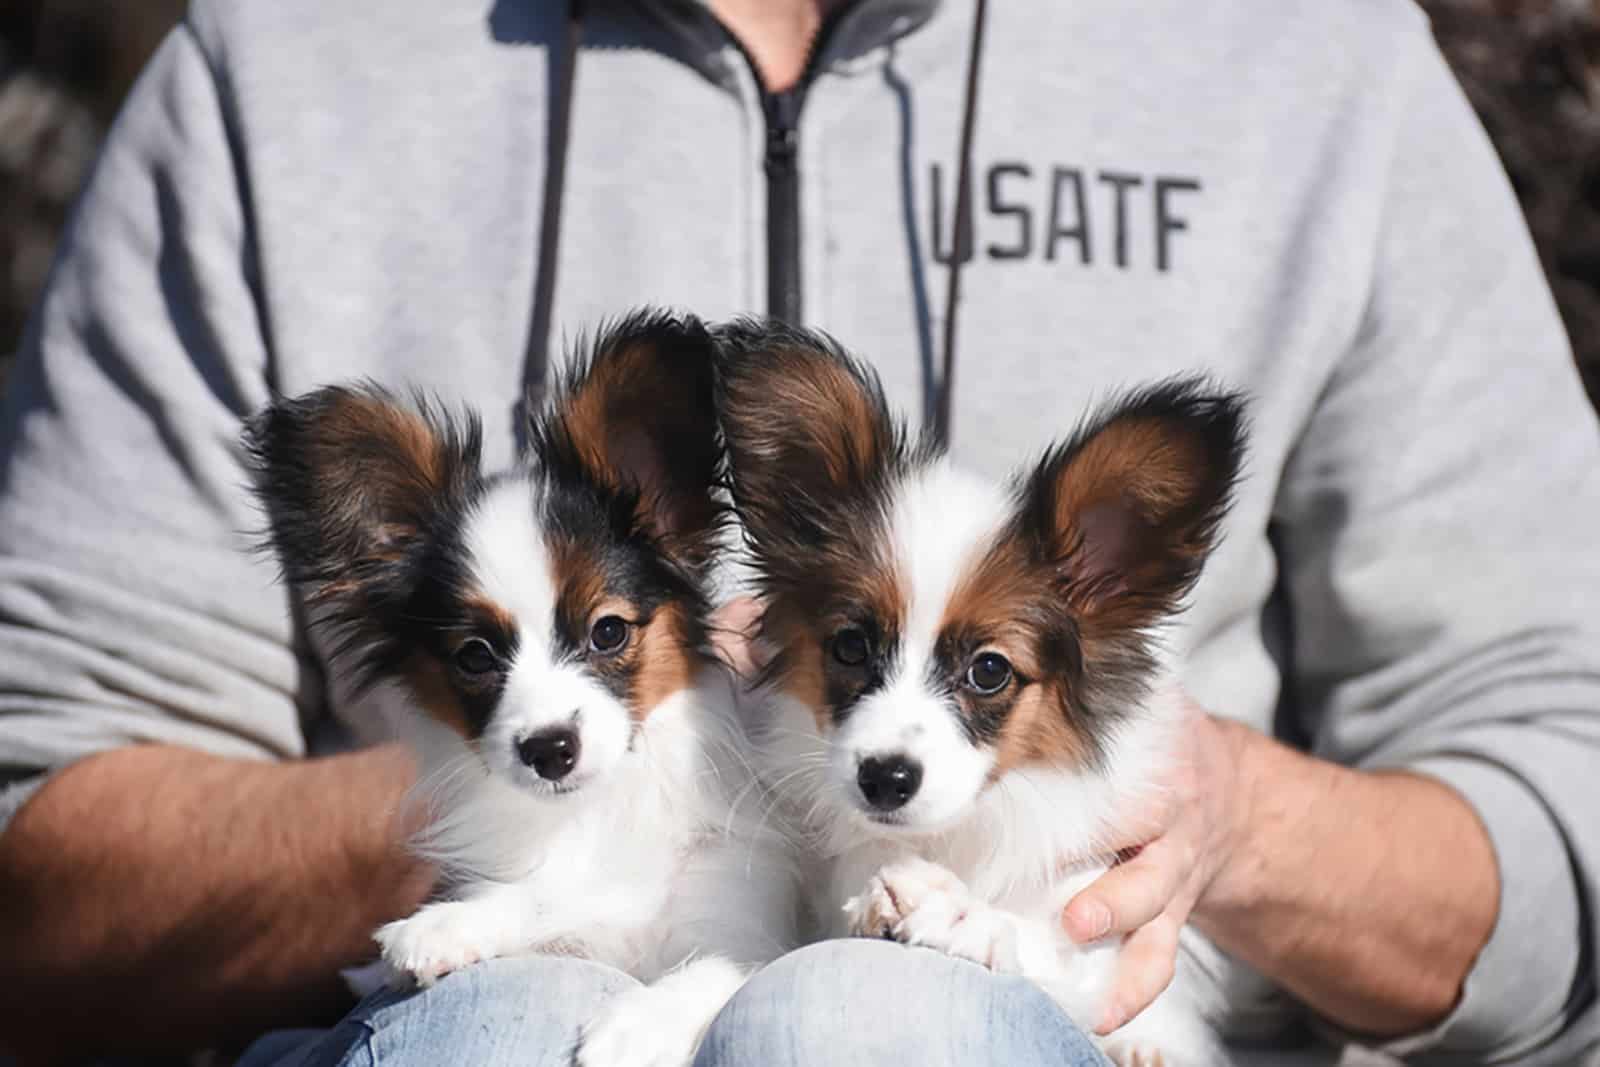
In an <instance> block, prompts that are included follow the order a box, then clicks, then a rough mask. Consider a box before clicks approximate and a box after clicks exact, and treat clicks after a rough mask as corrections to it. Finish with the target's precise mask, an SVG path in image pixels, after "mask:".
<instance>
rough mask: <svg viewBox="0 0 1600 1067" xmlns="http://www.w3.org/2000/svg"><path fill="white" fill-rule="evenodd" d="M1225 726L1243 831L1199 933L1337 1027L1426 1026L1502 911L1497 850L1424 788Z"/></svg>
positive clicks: (1421, 782) (1456, 809)
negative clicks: (1240, 782)
mask: <svg viewBox="0 0 1600 1067" xmlns="http://www.w3.org/2000/svg"><path fill="white" fill-rule="evenodd" d="M1224 729H1225V730H1227V731H1228V733H1229V737H1230V739H1231V741H1232V743H1233V744H1235V745H1236V746H1237V750H1238V753H1239V766H1240V768H1241V775H1242V777H1243V779H1244V781H1245V783H1246V784H1247V789H1248V792H1247V794H1246V804H1245V808H1244V810H1245V811H1246V812H1247V815H1246V822H1245V825H1244V827H1243V828H1242V830H1241V832H1240V835H1239V837H1238V839H1237V841H1236V845H1235V848H1234V851H1233V856H1234V861H1233V863H1232V864H1231V865H1230V866H1229V867H1228V868H1227V869H1225V870H1224V871H1222V872H1221V873H1220V874H1219V876H1218V877H1217V879H1216V880H1215V881H1214V882H1213V883H1212V886H1211V887H1210V889H1209V890H1208V891H1207V892H1206V894H1205V895H1204V896H1203V897H1202V899H1201V900H1200V902H1199V905H1198V907H1197V908H1196V911H1195V917H1194V918H1195V922H1196V924H1197V925H1199V926H1200V928H1201V929H1203V930H1204V931H1205V932H1206V933H1207V934H1208V935H1209V936H1210V937H1211V938H1212V939H1213V940H1215V941H1216V942H1217V944H1218V945H1220V946H1221V947H1222V948H1224V949H1225V950H1227V951H1228V952H1230V953H1232V954H1233V955H1235V956H1237V957H1239V958H1241V959H1243V960H1245V961H1246V962H1248V963H1250V964H1251V965H1252V966H1254V967H1255V968H1256V969H1257V970H1259V971H1261V972H1262V973H1263V974H1266V975H1267V976H1268V977H1270V978H1273V979H1275V980H1276V981H1278V982H1279V983H1281V984H1282V985H1283V986H1284V987H1285V988H1287V989H1288V990H1289V991H1291V992H1292V993H1294V994H1295V995H1296V996H1298V997H1299V998H1300V999H1302V1000H1303V1001H1305V1003H1307V1004H1308V1005H1310V1006H1311V1007H1312V1008H1313V1009H1315V1010H1316V1011H1317V1012H1319V1013H1320V1014H1322V1015H1323V1016H1325V1017H1327V1018H1328V1019H1331V1020H1333V1021H1334V1022H1336V1023H1339V1024H1341V1025H1343V1026H1345V1027H1347V1028H1350V1029H1352V1030H1357V1031H1361V1032H1365V1033H1370V1034H1374V1035H1394V1034H1402V1033H1407V1032H1410V1031H1415V1030H1418V1029H1421V1028H1423V1027H1425V1026H1428V1025H1430V1024H1432V1023H1434V1022H1437V1021H1438V1020H1439V1019H1441V1018H1442V1017H1443V1016H1444V1015H1446V1014H1447V1013H1448V1012H1449V1011H1450V1009H1451V1008H1452V1007H1453V1006H1454V1005H1455V1003H1456V1001H1457V999H1458V997H1459V996H1460V991H1461V984H1462V981H1463V980H1464V979H1465V977H1466V975H1467V973H1468V971H1470V969H1471V967H1472V964H1473V961H1474V960H1475V959H1476V958H1477V955H1478V952H1479V951H1480V950H1481V949H1482V947H1483V946H1484V944H1485V942H1487V940H1488V938H1489V935H1490V933H1491V932H1492V931H1493V929H1494V924H1495V919H1496V915H1497V911H1498V907H1499V895H1500V886H1499V873H1498V869H1497V867H1496V860H1495V855H1494V851H1493V848H1492V846H1491V844H1490V842H1489V838H1488V835H1487V834H1486V832H1485V831H1484V829H1483V826H1482V824H1481V823H1480V822H1479V821H1478V818H1477V816H1476V815H1475V814H1474V813H1473V811H1472V809H1471V807H1470V806H1469V805H1468V804H1467V803H1466V801H1465V800H1463V799H1462V798H1461V797H1460V796H1458V795H1457V794H1456V793H1455V792H1453V791H1452V790H1451V789H1449V788H1448V787H1447V786H1444V785H1442V784H1440V783H1438V782H1435V781H1433V780H1432V779H1428V778H1423V777H1420V776H1416V775H1409V774H1403V773H1367V772H1361V771H1355V770H1350V769H1348V768H1344V767H1340V766H1336V765H1334V764H1331V763H1326V762H1323V761H1321V760H1317V759H1314V758H1312V757H1309V756H1306V755H1303V754H1301V753H1298V752H1295V751H1294V750H1292V749H1289V748H1287V747H1285V746H1283V745H1280V744H1278V743H1277V742H1275V741H1273V740H1271V739H1269V738H1265V737H1262V736H1261V735H1260V734H1257V733H1256V732H1254V731H1251V730H1247V729H1245V728H1243V727H1239V726H1234V725H1231V724H1226V725H1224Z"/></svg>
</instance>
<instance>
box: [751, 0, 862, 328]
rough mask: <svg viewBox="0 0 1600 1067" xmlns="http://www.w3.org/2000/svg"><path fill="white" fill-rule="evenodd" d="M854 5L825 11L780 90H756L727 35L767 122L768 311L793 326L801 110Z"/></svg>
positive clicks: (756, 71) (798, 317)
mask: <svg viewBox="0 0 1600 1067" xmlns="http://www.w3.org/2000/svg"><path fill="white" fill-rule="evenodd" d="M855 6H856V3H855V2H851V3H846V4H841V5H840V6H839V7H838V8H836V9H835V10H834V11H832V12H830V13H829V14H828V17H827V18H825V19H824V20H823V22H822V25H821V26H820V27H819V28H818V29H817V36H816V39H815V40H813V41H812V43H811V52H810V54H809V55H808V56H806V65H805V69H804V70H803V71H802V72H801V74H800V80H799V81H797V82H796V83H795V84H794V85H793V86H792V87H791V88H788V89H785V90H783V91H782V92H777V93H773V92H768V91H767V90H766V89H764V88H761V85H762V81H761V69H760V68H759V67H757V66H756V62H755V58H754V57H753V56H751V55H750V53H749V52H747V51H745V47H744V45H743V44H741V43H740V41H739V39H738V38H737V37H735V36H734V35H733V34H731V33H729V34H728V39H729V40H730V41H732V42H733V45H734V47H735V48H737V49H738V50H739V54H740V55H742V56H744V60H745V63H747V64H748V65H749V67H750V74H751V76H752V77H753V78H754V79H755V83H756V86H757V88H758V89H760V92H761V110H762V113H763V115H765V117H766V121H767V143H766V153H765V159H764V167H763V169H764V170H765V172H766V176H767V315H768V316H769V317H770V318H773V319H777V320H779V321H781V322H787V323H789V324H791V325H795V326H798V325H801V323H802V319H803V316H804V309H803V307H802V305H801V299H800V111H801V109H802V108H803V107H804V106H805V100H806V91H807V90H808V89H810V88H811V83H812V82H813V81H814V80H815V79H816V76H817V70H818V67H819V65H820V62H821V58H822V55H823V53H824V52H825V51H826V50H827V47H828V40H829V38H830V37H831V36H832V35H833V31H834V30H835V29H836V28H837V27H838V26H839V24H840V23H841V22H843V21H844V19H845V16H847V15H848V14H849V13H850V12H851V11H852V10H853V9H854V8H855ZM723 31H724V32H727V28H726V27H724V28H723Z"/></svg>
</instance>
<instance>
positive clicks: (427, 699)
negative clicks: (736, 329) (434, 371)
mask: <svg viewBox="0 0 1600 1067" xmlns="http://www.w3.org/2000/svg"><path fill="white" fill-rule="evenodd" d="M712 363H713V357H712V344H711V339H710V337H709V335H708V334H707V332H706V330H705V328H704V327H703V326H702V325H701V324H700V323H699V322H698V321H696V320H693V319H688V318H679V317H670V316H665V315H660V314H648V313H641V314H638V315H635V316H633V317H631V318H629V319H627V320H625V321H623V322H621V323H620V324H618V325H616V326H615V327H613V328H611V329H609V330H608V331H606V332H605V333H604V335H603V336H601V337H600V338H599V340H598V342H597V343H596V344H595V345H594V346H593V349H592V352H591V354H590V355H589V356H588V357H587V358H583V359H580V360H579V361H577V362H576V364H575V365H574V366H573V368H572V369H571V371H570V373H569V375H568V377H567V379H566V380H565V381H564V382H563V383H561V384H560V385H559V386H558V387H557V389H556V390H555V397H554V400H553V402H552V403H551V405H550V406H549V408H548V409H547V410H545V411H543V412H541V413H538V414H537V415H536V416H535V417H534V418H533V421H532V423H531V426H530V433H529V438H530V442H531V443H530V445H529V446H528V448H527V450H526V453H525V455H524V456H523V457H522V459H521V460H520V462H519V463H518V465H517V466H516V467H515V469H513V470H511V471H509V472H507V473H504V474H497V475H488V474H485V473H484V472H483V471H482V470H481V469H480V439H481V432H480V429H479V425H478V423H477V421H476V419H475V418H471V417H468V418H465V419H460V418H454V417H451V416H449V415H447V414H446V413H445V412H444V411H443V410H442V409H441V408H440V407H439V406H438V405H436V404H432V403H427V402H422V401H416V402H413V403H410V404H401V403H399V402H397V401H396V399H395V398H394V397H392V396H391V395H389V394H388V393H386V392H384V391H382V390H379V389H376V388H373V387H360V388H339V387H334V388H327V389H322V390H320V391H317V392H314V393H311V394H309V395H306V396H303V397H299V398H297V399H291V400H285V401H282V402H280V403H278V404H276V405H274V406H273V407H271V408H270V409H269V410H268V411H266V412H265V413H263V414H262V415H261V416H260V417H259V418H258V419H257V420H256V421H255V423H254V425H253V426H252V428H251V432H250V438H249V445H250V451H251V454H252V456H253V458H254V468H255V475H256V484H257V487H258V491H259V493H260V495H261V497H262V499H263V500H264V502H265V504H266V507H267V510H268V512H269V515H270V518H271V521H272V531H273V541H274V543H275V545H276V547H277V549H278V551H279V553H280V555H281V557H282V560H283V563H284V567H285V571H286V574H287V577H288V578H289V579H290V580H291V581H292V582H294V583H296V584H297V585H299V586H301V587H303V588H304V589H305V590H306V591H307V594H308V598H309V599H308V602H309V605H310V608H311V613H312V615H313V625H315V626H321V627H325V628H328V629H329V630H330V631H331V632H332V633H333V635H334V636H335V637H336V639H337V641H338V644H339V650H338V655H339V656H341V657H343V659H344V661H345V662H348V663H353V664H354V665H355V666H356V667H357V668H358V669H359V672H360V676H361V678H362V680H363V681H364V682H365V683H366V684H367V685H368V686H374V687H377V688H378V689H379V690H380V691H382V693H383V694H384V695H386V696H388V697H390V698H391V699H393V700H396V701H399V702H401V703H402V704H403V705H404V707H405V708H406V709H407V710H408V712H409V714H405V715H402V716H401V718H402V719H404V720H405V721H406V722H408V723H409V727H410V729H409V733H410V734H411V737H412V739H413V740H414V741H415V742H416V743H417V746H418V748H419V750H420V752H421V754H422V757H423V762H424V770H425V774H424V778H423V782H424V784H425V785H426V786H427V787H428V788H429V789H430V795H429V796H428V797H427V799H428V801H429V803H430V805H431V818H430V820H429V822H428V825H427V828H426V829H425V830H424V831H423V833H422V835H421V837H420V838H419V840H418V841H417V847H418V849H419V850H420V851H421V853H422V854H424V855H426V856H427V857H429V858H431V859H433V860H435V861H437V862H438V863H439V864H440V865H441V866H442V868H443V869H444V871H445V872H446V875H447V886H448V890H447V895H446V897H445V899H442V900H439V901H437V902H435V903H431V904H428V905H426V906H424V907H423V908H422V909H421V910H420V911H418V912H417V913H416V914H415V915H413V916H412V917H410V918H408V919H405V920H402V921H398V922H394V923H391V924H389V925H387V926H385V927H383V928H382V929H381V930H380V931H378V933H377V935H376V936H377V940H378V942H379V944H380V945H381V947H382V951H383V957H384V959H385V960H386V961H387V962H388V963H389V964H390V965H391V966H392V967H393V968H394V970H396V971H397V972H399V973H400V974H401V975H403V976H409V978H411V979H414V980H415V981H417V982H419V983H422V984H427V983H430V982H432V981H434V980H436V979H437V978H439V977H440V976H441V975H444V974H446V973H448V972H450V971H453V970H456V969H459V968H462V967H465V966H467V965H469V964H471V963H473V962H475V961H478V960H483V959H488V958H491V957H498V956H505V955H515V954H527V953H550V954H560V955H568V956H572V955H576V956H582V957H586V958H588V959H592V960H597V961H600V962H603V963H607V964H611V965H613V966H616V967H618V968H621V969H622V970H625V971H627V972H628V973H629V974H632V975H634V976H635V977H637V978H640V979H642V980H644V981H645V982H648V983H650V984H649V985H647V986H644V987H641V988H640V989H639V990H636V991H634V992H632V993H629V994H625V995H624V996H622V997H621V998H620V999H618V1000H617V1001H614V1002H613V1004H612V1005H611V1007H610V1008H609V1009H608V1011H607V1012H606V1013H605V1014H604V1015H602V1016H601V1017H600V1018H598V1019H597V1020H595V1022H594V1023H593V1024H592V1025H591V1026H590V1027H589V1029H588V1030H587V1032H586V1034H585V1036H584V1039H583V1042H582V1045H581V1046H580V1048H579V1051H578V1062H579V1063H580V1064H584V1065H586V1067H625V1065H657V1064H659V1065H663V1067H678V1065H681V1064H684V1063H687V1062H688V1061H689V1060H690V1059H691V1058H692V1056H693V1053H694V1051H695V1048H696V1046H697V1044H698V1042H699V1040H700V1037H701V1035H702V1034H703V1032H704V1029H705V1027H706V1026H707V1025H708V1024H709V1022H710V1020H711V1018H712V1017H713V1016H714V1015H715V1013H716V1011H717V1010H718V1009H719V1008H720V1007H721V1005H722V1004H723V1003H724V1002H725V1000H726V999H727V997H728V996H729V995H730V994H731V993H732V992H733V991H734V990H735V989H736V988H737V987H738V985H739V984H740V982H741V981H742V980H743V978H744V976H745V974H746V973H747V972H748V970H749V969H750V968H752V967H754V966H756V965H758V964H760V963H762V962H765V961H766V960H769V959H771V958H773V957H775V956H777V955H779V954H780V953H781V952H782V951H783V950H784V949H785V948H787V947H790V946H791V945H792V943H793V940H794V936H795V935H794V931H793V930H792V927H793V925H794V923H793V915H794V910H795V909H794V904H793V900H794V898H793V895H792V894H793V888H792V886H793V882H792V877H793V874H792V866H793V865H792V862H791V861H790V858H789V856H788V852H787V848H786V846H785V845H784V844H783V842H782V841H781V840H779V839H777V838H776V837H775V836H774V835H772V834H771V833H770V831H766V830H763V829H762V827H761V826H760V825H759V815H760V805H759V804H753V803H748V800H749V791H750V789H751V787H752V775H751V772H750V770H749V763H748V759H747V754H746V752H745V746H746V742H745V739H744V736H743V733H742V731H741V729H740V726H739V723H738V720H737V717H736V714H735V706H734V692H733V688H732V686H731V684H730V681H729V678H728V676H727V673H726V671H725V669H724V668H723V667H722V666H721V665H720V664H719V663H717V662H716V661H715V660H714V658H713V656H712V654H711V651H710V648H709V645H708V637H707V633H708V630H707V628H708V612H709V608H710V605H709V603H708V583H709V579H710V575H709V570H710V568H711V567H712V565H713V562H714V557H715V555H716V546H717V543H718V540H719V537H720V535H721V530H722V527H723V512H724V509H723V508H722V506H721V505H719V504H718V502H717V499H716V497H715V492H714V486H715V483H716V480H717V476H718V470H719V464H720V460H721V451H720V447H719V442H718V439H717V433H716V423H715V413H714V409H713V384H712V380H713V379H712V372H713V366H712ZM741 801H746V803H743V804H741ZM746 813H748V815H749V816H750V817H749V818H747V817H746ZM530 995H536V992H535V991H530Z"/></svg>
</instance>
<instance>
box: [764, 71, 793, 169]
mask: <svg viewBox="0 0 1600 1067" xmlns="http://www.w3.org/2000/svg"><path fill="white" fill-rule="evenodd" d="M801 101H802V97H801V94H800V90H799V89H798V88H796V89H785V90H784V91H783V92H781V93H768V94H767V98H766V112H767V173H768V174H769V175H770V174H771V173H773V172H774V171H781V172H790V171H793V170H794V167H795V158H796V157H797V156H798V155H799V154H800V104H801Z"/></svg>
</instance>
